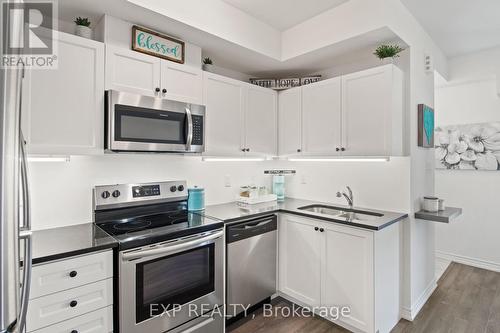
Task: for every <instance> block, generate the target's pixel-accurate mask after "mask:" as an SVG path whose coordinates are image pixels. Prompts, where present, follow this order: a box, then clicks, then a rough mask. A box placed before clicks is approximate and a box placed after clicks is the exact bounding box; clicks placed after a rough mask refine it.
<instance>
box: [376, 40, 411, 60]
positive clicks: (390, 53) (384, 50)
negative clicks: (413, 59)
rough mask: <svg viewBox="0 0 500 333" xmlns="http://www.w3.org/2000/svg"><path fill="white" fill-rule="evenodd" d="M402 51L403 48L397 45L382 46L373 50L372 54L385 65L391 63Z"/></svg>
mask: <svg viewBox="0 0 500 333" xmlns="http://www.w3.org/2000/svg"><path fill="white" fill-rule="evenodd" d="M402 51H404V48H402V47H401V46H399V45H397V44H382V45H380V46H379V47H377V48H376V49H375V51H374V52H373V54H374V55H376V56H377V57H378V58H379V59H380V60H382V61H383V62H385V63H392V62H393V60H394V59H395V58H397V57H399V53H401V52H402Z"/></svg>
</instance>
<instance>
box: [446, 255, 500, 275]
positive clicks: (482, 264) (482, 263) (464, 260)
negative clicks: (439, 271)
mask: <svg viewBox="0 0 500 333" xmlns="http://www.w3.org/2000/svg"><path fill="white" fill-rule="evenodd" d="M436 258H439V259H443V260H448V261H454V262H457V263H459V264H464V265H468V266H473V267H477V268H482V269H487V270H489V271H494V272H500V263H496V262H492V261H487V260H481V259H475V258H471V257H466V256H461V255H457V254H453V253H448V252H443V251H436Z"/></svg>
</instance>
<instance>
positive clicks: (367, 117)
mask: <svg viewBox="0 0 500 333" xmlns="http://www.w3.org/2000/svg"><path fill="white" fill-rule="evenodd" d="M402 101H403V74H402V72H401V70H400V69H399V68H397V67H396V66H393V65H387V66H382V67H377V68H373V69H369V70H365V71H362V72H357V73H354V74H350V75H345V76H343V77H342V132H343V135H342V147H343V148H344V149H345V151H343V152H342V154H343V155H350V156H362V155H366V156H377V155H379V156H386V155H402V140H403V137H402V133H403V121H402V109H403V104H402Z"/></svg>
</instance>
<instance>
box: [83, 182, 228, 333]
mask: <svg viewBox="0 0 500 333" xmlns="http://www.w3.org/2000/svg"><path fill="white" fill-rule="evenodd" d="M186 200H187V188H186V182H185V181H172V182H160V183H147V184H122V185H107V186H96V187H95V189H94V194H93V202H94V222H95V223H96V224H97V225H98V226H99V227H100V228H102V229H103V230H104V231H106V232H107V233H109V234H110V235H112V236H113V237H114V238H115V239H116V240H118V242H119V254H118V271H119V272H118V274H119V279H118V281H119V282H118V284H119V286H118V291H119V295H118V304H119V326H120V332H124V333H136V332H137V333H139V332H151V333H156V332H158V333H162V332H167V331H168V332H184V331H186V332H187V331H189V332H209V333H211V332H214V333H215V332H217V333H221V332H223V328H224V320H223V316H222V314H223V304H224V293H223V288H224V264H223V263H224V237H223V234H224V232H223V224H222V222H221V221H219V220H215V219H210V218H206V217H203V216H201V215H198V214H194V213H189V212H188V211H187V201H186ZM214 309H215V311H213V310H214Z"/></svg>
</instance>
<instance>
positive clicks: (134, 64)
mask: <svg viewBox="0 0 500 333" xmlns="http://www.w3.org/2000/svg"><path fill="white" fill-rule="evenodd" d="M161 62H162V60H161V59H160V58H157V57H152V56H149V55H147V54H142V53H139V52H136V51H132V50H128V49H124V48H120V47H115V46H111V45H106V89H107V90H109V89H112V90H119V91H126V92H131V93H136V94H140V95H146V96H153V97H154V96H158V97H159V96H161V92H160V91H161V89H160V88H161V87H160V86H161V82H160V76H161ZM157 89H158V91H157Z"/></svg>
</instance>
